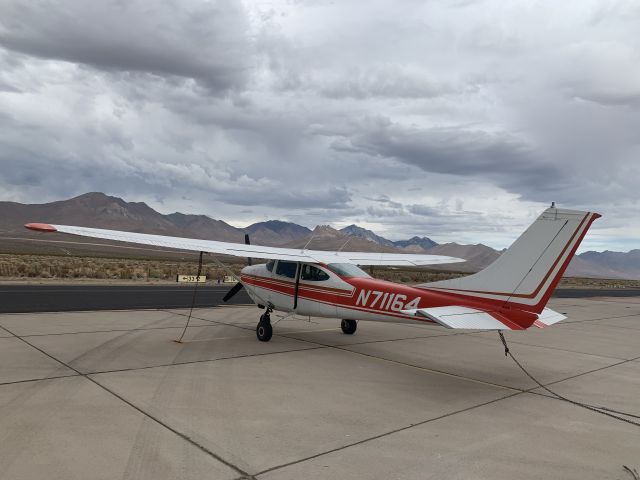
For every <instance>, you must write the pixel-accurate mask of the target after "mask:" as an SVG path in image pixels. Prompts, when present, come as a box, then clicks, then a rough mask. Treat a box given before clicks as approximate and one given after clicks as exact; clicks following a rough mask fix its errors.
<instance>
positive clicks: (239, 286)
mask: <svg viewBox="0 0 640 480" xmlns="http://www.w3.org/2000/svg"><path fill="white" fill-rule="evenodd" d="M243 288H244V286H243V285H242V283H240V282H238V283H236V284H235V285H234V286H233V287H231V288H230V289H229V291H228V292H227V293H226V295H225V296H224V297H222V301H223V302H228V301H229V300H230V299H231V297H233V296H234V295H235V294H236V293H238V292H239V291H240V290H242V289H243Z"/></svg>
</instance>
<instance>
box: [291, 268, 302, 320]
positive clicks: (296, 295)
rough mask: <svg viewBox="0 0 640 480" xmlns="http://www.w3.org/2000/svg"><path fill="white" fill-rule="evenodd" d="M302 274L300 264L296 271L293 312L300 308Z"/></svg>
mask: <svg viewBox="0 0 640 480" xmlns="http://www.w3.org/2000/svg"><path fill="white" fill-rule="evenodd" d="M301 272H302V264H301V263H300V262H298V268H297V269H296V289H295V291H294V293H293V311H294V312H295V310H296V308H298V288H299V287H300V273H301Z"/></svg>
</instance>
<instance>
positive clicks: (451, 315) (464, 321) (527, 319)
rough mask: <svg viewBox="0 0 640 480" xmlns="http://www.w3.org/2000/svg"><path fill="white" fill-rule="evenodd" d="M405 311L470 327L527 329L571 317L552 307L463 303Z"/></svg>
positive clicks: (440, 322) (464, 327)
mask: <svg viewBox="0 0 640 480" xmlns="http://www.w3.org/2000/svg"><path fill="white" fill-rule="evenodd" d="M402 313H404V314H406V315H414V316H416V317H424V318H428V319H429V320H431V321H433V322H436V323H438V324H440V325H442V326H443V327H447V328H460V329H470V330H526V329H527V328H529V327H531V326H535V327H538V328H544V327H548V326H549V325H553V324H554V323H557V322H559V321H561V320H564V319H565V318H567V317H565V316H564V315H562V314H560V313H558V312H554V311H553V310H551V309H549V308H545V309H544V311H543V312H542V313H541V314H540V315H538V314H535V313H532V312H526V311H522V310H513V309H493V310H492V309H487V310H481V309H477V308H471V307H463V306H461V305H451V306H446V307H433V308H418V309H413V310H402Z"/></svg>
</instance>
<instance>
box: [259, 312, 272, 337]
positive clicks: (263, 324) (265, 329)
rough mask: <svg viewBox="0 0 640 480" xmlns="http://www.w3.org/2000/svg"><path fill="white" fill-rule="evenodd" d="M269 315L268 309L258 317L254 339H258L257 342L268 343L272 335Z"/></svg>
mask: <svg viewBox="0 0 640 480" xmlns="http://www.w3.org/2000/svg"><path fill="white" fill-rule="evenodd" d="M269 313H271V310H270V309H269V310H267V311H266V312H264V313H263V314H262V315H260V321H259V322H258V326H257V327H256V337H258V340H260V341H261V342H268V341H269V340H271V336H272V335H273V327H272V326H271V316H270V315H269Z"/></svg>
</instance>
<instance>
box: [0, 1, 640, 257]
mask: <svg viewBox="0 0 640 480" xmlns="http://www.w3.org/2000/svg"><path fill="white" fill-rule="evenodd" d="M638 18H640V17H639V16H638V8H637V5H634V3H633V2H626V1H622V0H620V1H612V2H608V3H607V4H606V5H605V4H603V3H601V2H598V1H597V0H573V1H569V2H563V3H562V5H548V4H544V3H536V4H533V5H524V4H520V3H517V2H515V3H507V4H505V3H504V2H498V1H497V0H484V1H479V2H474V1H466V0H463V1H458V2H418V1H415V2H414V1H411V2H405V3H403V5H402V8H398V6H397V5H395V4H391V3H389V2H386V1H382V0H372V1H371V2H367V5H366V7H363V4H362V3H361V2H357V1H355V0H345V1H341V2H290V1H288V0H275V1H272V2H269V3H266V4H265V3H256V2H246V3H244V4H243V3H239V2H235V1H231V0H214V1H205V0H202V1H201V0H184V1H177V0H171V1H169V2H163V3H158V4H150V3H147V2H142V1H132V2H121V1H110V2H98V3H95V2H82V1H80V0H69V1H64V2H63V1H61V0H59V1H55V0H43V1H34V2H18V1H13V0H7V1H4V2H2V3H0V167H1V168H2V172H3V174H2V175H1V176H0V195H1V196H2V198H3V199H13V200H18V201H33V199H34V198H35V199H38V201H48V200H53V199H59V198H65V197H69V196H71V195H74V194H78V193H83V192H85V191H96V190H101V191H105V192H107V193H111V194H116V195H120V196H122V197H124V198H127V199H131V200H136V201H148V202H149V203H150V204H151V205H152V206H155V207H157V208H159V209H161V210H163V211H165V212H170V211H174V210H182V211H189V212H194V213H208V214H210V215H212V216H214V217H217V218H223V219H225V220H229V221H233V222H236V223H242V222H250V221H254V220H262V219H265V218H269V217H278V218H287V219H289V220H292V221H297V222H299V223H302V224H305V225H308V226H313V224H315V223H333V224H335V225H336V226H344V225H347V224H350V223H359V224H362V225H363V226H367V227H369V228H372V229H374V230H375V231H377V232H378V233H381V234H384V235H387V236H389V237H391V238H395V239H398V238H402V237H408V236H413V235H414V234H419V235H431V236H434V237H435V238H436V239H437V240H439V241H448V240H460V241H470V242H474V243H475V242H477V241H484V242H485V243H489V244H493V245H494V246H497V247H502V246H505V245H506V244H508V243H509V242H510V241H511V240H512V239H513V236H514V235H516V234H517V233H518V232H519V231H520V230H521V229H522V228H523V227H524V226H525V225H526V224H527V223H528V222H529V221H530V220H532V218H534V217H535V215H536V214H538V213H539V211H540V210H541V209H542V208H543V207H544V206H545V205H546V204H547V203H548V202H550V201H552V200H554V201H556V202H559V203H560V204H561V205H562V206H566V207H577V208H587V209H595V210H599V211H601V213H604V214H605V217H604V219H603V220H602V221H600V222H598V224H597V230H596V232H595V233H594V235H593V236H590V237H589V241H590V242H591V244H589V246H590V247H592V248H593V247H595V248H606V246H607V245H608V244H611V245H617V246H618V247H619V246H620V245H627V246H628V247H629V248H631V247H632V246H637V245H636V244H637V238H638V237H640V230H639V227H638V226H637V222H636V221H635V217H636V213H634V212H637V208H638V206H639V203H638V202H639V200H638V196H637V187H636V185H635V183H636V179H637V178H638V177H639V176H640V164H639V163H638V161H637V158H638V154H640V141H639V140H638V139H639V138H640V131H639V130H638V125H640V101H639V100H638V99H639V98H640V90H638V85H640V66H639V65H640V64H639V63H638V62H637V51H638V49H640V37H639V36H638V35H637V25H638ZM558 19H561V20H558Z"/></svg>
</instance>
